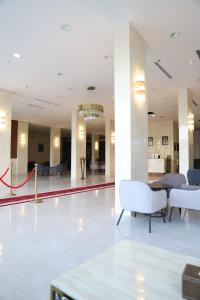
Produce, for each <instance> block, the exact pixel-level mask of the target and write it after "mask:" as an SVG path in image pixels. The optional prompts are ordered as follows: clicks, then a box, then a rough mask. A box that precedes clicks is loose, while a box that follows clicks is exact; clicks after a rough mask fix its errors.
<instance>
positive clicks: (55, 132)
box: [50, 128, 60, 167]
mask: <svg viewBox="0 0 200 300" xmlns="http://www.w3.org/2000/svg"><path fill="white" fill-rule="evenodd" d="M58 164H60V128H51V129H50V166H51V167H52V166H56V165H58Z"/></svg>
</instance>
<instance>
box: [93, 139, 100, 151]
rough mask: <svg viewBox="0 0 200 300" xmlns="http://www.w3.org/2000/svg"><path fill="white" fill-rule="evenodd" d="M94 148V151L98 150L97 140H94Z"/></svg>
mask: <svg viewBox="0 0 200 300" xmlns="http://www.w3.org/2000/svg"><path fill="white" fill-rule="evenodd" d="M94 150H96V151H98V150H99V142H98V141H96V142H95V143H94Z"/></svg>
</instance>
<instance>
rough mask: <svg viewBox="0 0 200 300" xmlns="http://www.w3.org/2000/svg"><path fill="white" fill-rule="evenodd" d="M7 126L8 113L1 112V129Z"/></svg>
mask: <svg viewBox="0 0 200 300" xmlns="http://www.w3.org/2000/svg"><path fill="white" fill-rule="evenodd" d="M5 127H6V114H5V113H4V112H2V111H1V112H0V129H4V128H5Z"/></svg>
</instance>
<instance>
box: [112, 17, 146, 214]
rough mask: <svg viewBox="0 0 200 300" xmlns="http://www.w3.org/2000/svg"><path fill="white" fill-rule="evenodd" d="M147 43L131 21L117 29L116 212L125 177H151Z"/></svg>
mask: <svg viewBox="0 0 200 300" xmlns="http://www.w3.org/2000/svg"><path fill="white" fill-rule="evenodd" d="M146 48H147V45H146V42H145V41H144V40H143V38H142V37H141V36H140V34H139V33H138V32H137V31H136V30H135V29H134V28H133V26H132V25H131V24H130V23H128V24H123V25H120V26H119V27H117V28H116V31H115V42H114V77H115V189H116V191H115V195H116V196H115V211H116V213H118V212H119V211H120V210H121V206H120V201H119V184H120V181H121V180H123V179H132V180H141V181H145V182H147V180H148V146H147V138H148V114H147V112H148V110H147V94H148V93H147V78H146Z"/></svg>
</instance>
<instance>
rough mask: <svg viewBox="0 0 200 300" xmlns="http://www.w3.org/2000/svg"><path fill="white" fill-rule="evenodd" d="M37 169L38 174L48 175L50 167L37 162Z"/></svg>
mask: <svg viewBox="0 0 200 300" xmlns="http://www.w3.org/2000/svg"><path fill="white" fill-rule="evenodd" d="M37 170H38V175H49V170H50V168H49V167H48V166H43V165H41V164H38V166H37Z"/></svg>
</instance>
